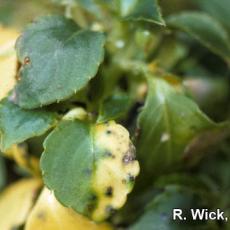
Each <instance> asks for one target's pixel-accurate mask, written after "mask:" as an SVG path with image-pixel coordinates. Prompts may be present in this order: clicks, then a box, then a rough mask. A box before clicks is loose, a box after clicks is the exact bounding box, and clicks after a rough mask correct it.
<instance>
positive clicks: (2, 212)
mask: <svg viewBox="0 0 230 230" xmlns="http://www.w3.org/2000/svg"><path fill="white" fill-rule="evenodd" d="M40 186H41V181H40V180H36V179H24V180H21V181H19V182H16V183H14V184H13V185H11V186H9V187H8V188H7V189H6V190H5V191H3V193H2V194H1V196H0V229H1V230H12V229H13V228H14V227H17V226H20V225H22V224H24V223H25V221H26V219H27V216H28V214H29V211H30V209H31V207H32V205H33V202H34V199H35V198H36V192H37V190H38V188H39V187H40Z"/></svg>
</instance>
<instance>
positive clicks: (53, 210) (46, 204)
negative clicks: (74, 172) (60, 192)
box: [25, 188, 112, 230]
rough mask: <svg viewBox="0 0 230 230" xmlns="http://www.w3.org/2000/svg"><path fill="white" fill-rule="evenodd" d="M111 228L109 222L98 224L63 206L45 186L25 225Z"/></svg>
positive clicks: (45, 229) (30, 229)
mask: <svg viewBox="0 0 230 230" xmlns="http://www.w3.org/2000/svg"><path fill="white" fill-rule="evenodd" d="M54 229H55V230H59V229H68V230H76V229H77V230H87V229H89V230H110V229H112V228H111V227H110V226H109V225H107V224H96V223H94V222H93V221H91V220H89V219H88V218H86V217H84V216H82V215H80V214H78V213H76V212H74V211H73V210H71V209H70V208H66V207H64V206H62V205H61V204H60V203H59V202H58V201H57V200H56V198H55V196H54V194H53V193H52V192H51V191H49V190H48V189H47V188H44V189H43V191H42V193H41V195H40V197H39V199H38V201H37V202H36V204H35V206H34V208H33V210H32V211H31V213H30V215H29V217H28V219H27V222H26V226H25V230H54Z"/></svg>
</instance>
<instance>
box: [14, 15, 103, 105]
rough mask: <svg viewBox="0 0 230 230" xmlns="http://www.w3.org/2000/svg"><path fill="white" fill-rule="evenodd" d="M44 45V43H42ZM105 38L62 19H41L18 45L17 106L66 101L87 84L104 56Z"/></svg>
mask: <svg viewBox="0 0 230 230" xmlns="http://www.w3.org/2000/svg"><path fill="white" fill-rule="evenodd" d="M41 41H46V42H41ZM104 42H105V39H104V36H103V34H102V33H99V32H92V31H88V30H82V29H80V28H79V26H78V25H76V24H75V23H74V21H72V20H69V19H66V18H64V17H62V16H47V17H42V18H40V19H39V20H38V21H36V22H34V23H33V24H31V25H30V26H29V27H27V29H26V30H25V32H24V33H23V34H22V36H21V37H20V39H19V40H18V41H17V45H16V50H17V54H18V58H19V61H20V62H21V63H22V67H21V69H20V81H19V82H18V84H17V86H16V102H17V103H18V104H19V105H20V106H21V107H23V108H38V107H40V106H42V105H48V104H51V103H53V102H57V101H61V100H64V99H67V98H69V97H70V96H72V95H73V94H75V93H76V92H78V91H79V90H80V89H82V88H83V87H84V86H86V85H87V83H88V82H89V81H90V79H91V78H93V77H94V76H95V74H96V72H97V70H98V67H99V65H100V63H101V62H102V60H103V56H104V48H103V46H104Z"/></svg>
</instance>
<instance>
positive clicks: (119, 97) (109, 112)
mask: <svg viewBox="0 0 230 230" xmlns="http://www.w3.org/2000/svg"><path fill="white" fill-rule="evenodd" d="M130 104H131V99H130V97H129V96H128V95H127V94H126V93H123V92H118V93H115V94H114V95H112V96H110V97H108V98H107V99H106V100H105V101H103V103H102V104H101V106H100V114H99V117H98V122H106V121H109V120H115V119H118V118H122V117H123V116H124V115H125V114H126V113H127V112H128V110H129V108H130Z"/></svg>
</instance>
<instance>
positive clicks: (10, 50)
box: [0, 26, 18, 100]
mask: <svg viewBox="0 0 230 230" xmlns="http://www.w3.org/2000/svg"><path fill="white" fill-rule="evenodd" d="M17 37H18V32H17V31H15V30H13V29H7V28H4V27H2V26H0V100H1V99H2V98H4V97H5V96H6V95H7V94H8V92H9V91H10V90H11V89H13V87H14V85H15V83H16V79H15V77H16V72H17V57H16V52H15V50H14V45H15V41H16V38H17Z"/></svg>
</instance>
